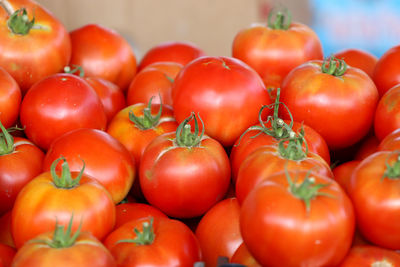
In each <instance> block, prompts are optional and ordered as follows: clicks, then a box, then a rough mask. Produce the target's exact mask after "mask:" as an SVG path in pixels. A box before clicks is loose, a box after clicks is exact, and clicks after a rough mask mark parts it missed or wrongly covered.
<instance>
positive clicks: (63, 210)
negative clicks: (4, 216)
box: [11, 172, 115, 249]
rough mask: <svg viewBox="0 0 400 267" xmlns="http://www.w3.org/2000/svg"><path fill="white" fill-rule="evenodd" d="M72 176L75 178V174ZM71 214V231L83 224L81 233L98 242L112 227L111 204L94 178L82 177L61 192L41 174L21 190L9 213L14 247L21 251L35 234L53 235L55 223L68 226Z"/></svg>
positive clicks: (48, 178) (47, 177)
mask: <svg viewBox="0 0 400 267" xmlns="http://www.w3.org/2000/svg"><path fill="white" fill-rule="evenodd" d="M58 174H59V173H58ZM71 175H72V178H76V177H77V175H78V173H77V172H72V173H71ZM71 213H74V220H73V224H72V230H73V231H76V229H77V228H78V227H79V224H80V223H81V220H82V231H89V232H91V233H92V234H93V235H94V236H95V237H96V238H98V239H100V240H101V239H102V238H104V237H105V236H106V235H107V234H108V233H109V232H110V231H111V230H112V229H113V227H114V224H115V206H114V203H113V200H112V198H111V196H110V194H109V193H108V192H107V190H106V189H105V188H104V187H103V186H102V185H101V184H100V183H99V182H97V181H96V180H95V179H94V178H92V177H90V176H87V175H85V174H84V175H83V177H82V179H81V181H80V184H79V186H76V187H74V188H70V189H63V188H58V187H56V186H55V184H54V183H53V178H52V177H51V174H50V172H43V173H42V174H40V175H39V176H37V177H36V178H34V179H33V180H32V181H30V182H29V183H28V184H27V185H25V186H24V188H22V190H21V191H20V193H19V194H18V197H17V199H16V201H15V204H14V207H13V209H12V214H11V216H12V218H11V231H12V235H13V238H14V242H15V245H16V247H17V248H18V249H19V248H21V247H22V245H24V243H25V242H26V241H28V240H30V239H32V238H34V237H35V236H37V235H38V234H41V233H45V232H48V231H53V230H54V225H55V223H56V220H57V221H58V223H59V224H61V225H65V226H66V225H68V223H69V221H70V217H71Z"/></svg>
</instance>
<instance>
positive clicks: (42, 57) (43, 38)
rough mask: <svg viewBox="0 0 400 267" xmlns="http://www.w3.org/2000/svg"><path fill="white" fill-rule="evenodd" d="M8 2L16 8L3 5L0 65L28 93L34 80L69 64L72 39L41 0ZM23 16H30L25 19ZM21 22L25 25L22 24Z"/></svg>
mask: <svg viewBox="0 0 400 267" xmlns="http://www.w3.org/2000/svg"><path fill="white" fill-rule="evenodd" d="M8 2H9V3H10V4H11V5H10V7H11V9H13V10H11V9H10V10H7V12H6V11H5V10H4V9H3V8H1V9H0V17H1V18H0V21H1V23H0V51H1V55H0V66H1V67H3V68H4V69H5V70H6V71H7V72H8V73H9V74H11V76H12V77H13V78H14V79H15V80H16V82H17V83H18V85H19V86H20V88H21V91H22V93H23V94H25V93H26V92H27V91H28V90H29V88H30V87H31V86H32V85H33V84H35V83H36V82H38V81H39V80H41V79H43V78H44V77H46V76H49V75H52V74H55V73H57V72H60V71H61V70H62V69H63V68H64V66H65V65H67V64H68V62H69V60H70V58H71V42H70V37H69V34H68V32H67V30H66V29H65V27H64V25H62V23H61V22H60V21H59V20H58V19H57V18H55V17H54V16H53V15H52V14H51V13H50V12H49V11H48V10H46V9H45V8H43V7H42V6H41V5H40V4H38V3H36V2H35V1H31V0H9V1H8ZM14 9H15V10H16V11H14ZM11 14H12V15H11ZM24 16H28V20H25V21H23V20H24ZM33 19H34V22H33ZM21 23H22V24H23V25H24V26H22V27H20V26H21ZM32 23H33V25H32ZM18 24H19V26H17V25H18Z"/></svg>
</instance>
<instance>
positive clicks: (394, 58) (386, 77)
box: [372, 45, 400, 96]
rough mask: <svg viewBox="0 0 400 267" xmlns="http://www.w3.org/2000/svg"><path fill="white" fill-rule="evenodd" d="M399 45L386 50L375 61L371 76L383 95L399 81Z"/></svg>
mask: <svg viewBox="0 0 400 267" xmlns="http://www.w3.org/2000/svg"><path fill="white" fill-rule="evenodd" d="M399 60H400V45H398V46H394V47H392V48H390V49H389V50H387V51H386V52H385V53H384V54H383V55H382V56H381V57H380V58H379V60H378V62H377V63H376V66H375V69H374V73H373V75H372V78H373V80H374V82H375V84H376V87H377V88H378V92H379V95H380V96H383V95H384V94H385V93H386V91H388V90H389V89H390V88H392V87H393V86H395V85H397V84H399V83H400V66H399V64H398V62H399Z"/></svg>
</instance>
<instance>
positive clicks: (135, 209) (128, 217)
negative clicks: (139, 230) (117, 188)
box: [114, 203, 167, 229]
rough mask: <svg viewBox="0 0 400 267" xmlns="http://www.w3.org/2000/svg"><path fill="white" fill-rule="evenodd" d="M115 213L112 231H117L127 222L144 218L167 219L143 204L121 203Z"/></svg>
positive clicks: (153, 208)
mask: <svg viewBox="0 0 400 267" xmlns="http://www.w3.org/2000/svg"><path fill="white" fill-rule="evenodd" d="M115 212H116V213H115V214H116V219H115V226H114V229H117V228H118V227H120V226H121V225H123V224H125V223H127V222H129V221H133V220H138V219H140V218H144V217H154V218H158V217H162V218H167V215H165V214H164V213H162V212H161V211H160V210H159V209H157V208H155V207H153V206H150V205H148V204H144V203H122V204H119V205H117V206H116V208H115Z"/></svg>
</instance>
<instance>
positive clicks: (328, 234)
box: [240, 171, 355, 267]
mask: <svg viewBox="0 0 400 267" xmlns="http://www.w3.org/2000/svg"><path fill="white" fill-rule="evenodd" d="M289 173H290V175H291V178H292V179H296V183H297V182H299V183H301V182H302V181H303V179H304V178H305V176H306V175H307V173H308V172H307V171H294V172H293V171H292V172H290V171H289ZM312 177H314V179H315V181H316V184H320V183H321V184H328V185H327V186H325V187H323V188H322V189H320V192H324V193H328V194H331V195H332V196H331V197H327V196H317V197H315V198H314V199H312V200H311V201H310V209H309V211H308V212H307V210H306V206H305V203H304V201H303V200H301V199H299V198H297V197H295V196H294V195H292V194H291V192H290V190H288V182H287V178H286V176H285V174H284V173H279V174H276V175H274V176H270V177H269V178H268V179H267V180H266V181H264V182H263V183H262V184H260V185H259V186H257V187H256V188H255V189H254V190H253V191H252V192H251V193H250V194H249V195H248V197H247V198H246V199H245V200H244V202H243V204H242V206H241V212H240V229H241V233H242V237H243V240H244V242H245V244H246V246H247V248H248V250H249V251H250V253H251V254H252V255H253V256H254V258H255V259H256V260H257V262H259V263H260V265H262V266H286V267H291V266H336V265H337V264H339V263H340V261H341V260H342V259H343V258H344V257H345V256H346V254H347V252H348V250H349V248H350V246H351V243H352V239H353V233H354V226H355V217H354V213H353V208H352V204H351V201H350V199H349V198H348V196H347V195H346V194H345V192H344V191H343V190H342V189H341V187H340V186H339V185H338V184H337V183H336V182H335V181H333V180H332V179H330V178H328V177H325V176H321V175H317V174H312ZM260 244H263V245H262V246H260Z"/></svg>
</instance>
